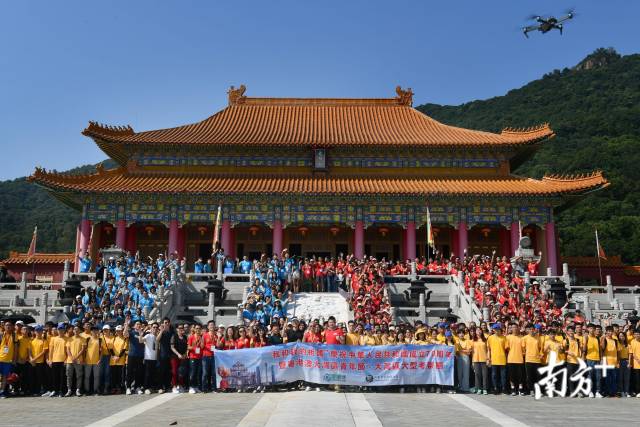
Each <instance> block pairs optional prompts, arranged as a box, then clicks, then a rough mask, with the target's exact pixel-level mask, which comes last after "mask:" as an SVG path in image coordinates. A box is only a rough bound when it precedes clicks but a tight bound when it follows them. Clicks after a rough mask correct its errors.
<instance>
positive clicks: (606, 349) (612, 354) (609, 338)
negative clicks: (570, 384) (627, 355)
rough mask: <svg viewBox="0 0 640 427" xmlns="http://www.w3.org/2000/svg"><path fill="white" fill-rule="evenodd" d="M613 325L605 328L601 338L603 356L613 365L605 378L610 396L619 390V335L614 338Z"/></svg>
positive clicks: (607, 362)
mask: <svg viewBox="0 0 640 427" xmlns="http://www.w3.org/2000/svg"><path fill="white" fill-rule="evenodd" d="M613 337H614V335H613V326H607V327H606V328H605V334H604V337H602V338H600V347H601V349H602V358H603V361H605V362H606V364H607V365H609V366H613V368H614V369H610V370H609V372H608V373H607V377H606V378H605V385H606V393H607V395H608V396H610V397H615V396H616V395H617V392H618V390H617V389H618V377H617V375H616V374H617V373H618V339H617V338H618V337H616V338H615V339H614V338H613Z"/></svg>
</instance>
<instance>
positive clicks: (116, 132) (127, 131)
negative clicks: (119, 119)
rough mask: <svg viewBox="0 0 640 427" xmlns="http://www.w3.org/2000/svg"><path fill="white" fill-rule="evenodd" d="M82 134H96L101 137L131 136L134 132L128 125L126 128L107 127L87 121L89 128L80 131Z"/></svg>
mask: <svg viewBox="0 0 640 427" xmlns="http://www.w3.org/2000/svg"><path fill="white" fill-rule="evenodd" d="M82 133H83V134H85V135H86V134H87V133H97V134H102V135H113V136H126V135H133V134H134V131H133V128H132V127H131V126H130V125H126V126H109V125H103V124H101V123H98V122H94V121H89V126H87V128H86V129H85V130H84V131H82Z"/></svg>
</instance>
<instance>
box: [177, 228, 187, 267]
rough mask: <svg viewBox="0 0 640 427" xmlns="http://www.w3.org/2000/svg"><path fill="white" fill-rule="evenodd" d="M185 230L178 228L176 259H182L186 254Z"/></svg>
mask: <svg viewBox="0 0 640 427" xmlns="http://www.w3.org/2000/svg"><path fill="white" fill-rule="evenodd" d="M186 235H187V230H186V229H185V227H184V226H182V227H180V228H178V259H182V258H183V257H184V254H185V252H186V243H187V242H186V240H187V239H186Z"/></svg>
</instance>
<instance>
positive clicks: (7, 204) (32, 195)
mask: <svg viewBox="0 0 640 427" xmlns="http://www.w3.org/2000/svg"><path fill="white" fill-rule="evenodd" d="M104 165H105V168H112V167H115V162H113V161H112V160H107V161H105V162H104ZM95 169H96V168H95V165H85V166H80V167H78V168H74V169H72V170H70V171H67V172H66V173H69V174H86V173H91V172H93V171H95ZM0 212H3V215H0V259H4V258H6V257H7V256H8V254H9V251H19V252H26V251H27V250H28V249H29V243H30V242H31V236H32V235H33V228H34V227H35V226H36V225H37V226H38V242H37V245H36V246H37V250H38V252H53V253H56V252H73V250H74V248H75V244H76V226H77V225H78V222H79V221H80V214H79V213H78V212H77V211H75V210H73V209H71V208H70V207H68V206H67V205H64V204H62V203H61V202H59V201H58V200H56V199H54V198H53V197H51V196H50V195H49V194H48V193H47V192H46V191H45V190H44V189H42V188H40V187H38V186H36V185H33V184H31V183H30V182H27V179H26V178H18V179H14V180H10V181H2V182H0Z"/></svg>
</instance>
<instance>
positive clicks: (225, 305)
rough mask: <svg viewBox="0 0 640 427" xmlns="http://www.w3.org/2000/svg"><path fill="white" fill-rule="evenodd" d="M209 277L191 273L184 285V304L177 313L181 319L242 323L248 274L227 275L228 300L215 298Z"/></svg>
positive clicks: (203, 322)
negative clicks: (209, 288) (208, 289)
mask: <svg viewBox="0 0 640 427" xmlns="http://www.w3.org/2000/svg"><path fill="white" fill-rule="evenodd" d="M206 279H207V277H206V276H196V275H189V277H188V279H187V281H186V282H185V286H184V287H183V288H182V295H181V300H180V304H178V307H180V308H179V309H178V310H177V312H176V315H175V319H176V320H177V321H185V322H195V323H200V324H203V325H204V324H206V323H207V322H208V321H209V320H215V322H216V324H218V325H221V324H222V325H236V324H238V323H240V322H241V317H240V315H241V309H239V307H241V306H242V304H243V303H244V301H245V299H246V293H247V288H248V287H249V284H250V282H249V277H248V275H242V274H238V275H232V274H229V275H224V276H223V284H224V287H225V288H226V289H227V290H228V292H227V293H226V296H225V298H224V300H222V301H215V298H214V296H213V295H210V294H208V293H207V289H206V287H207V284H208V282H207V280H206Z"/></svg>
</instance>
